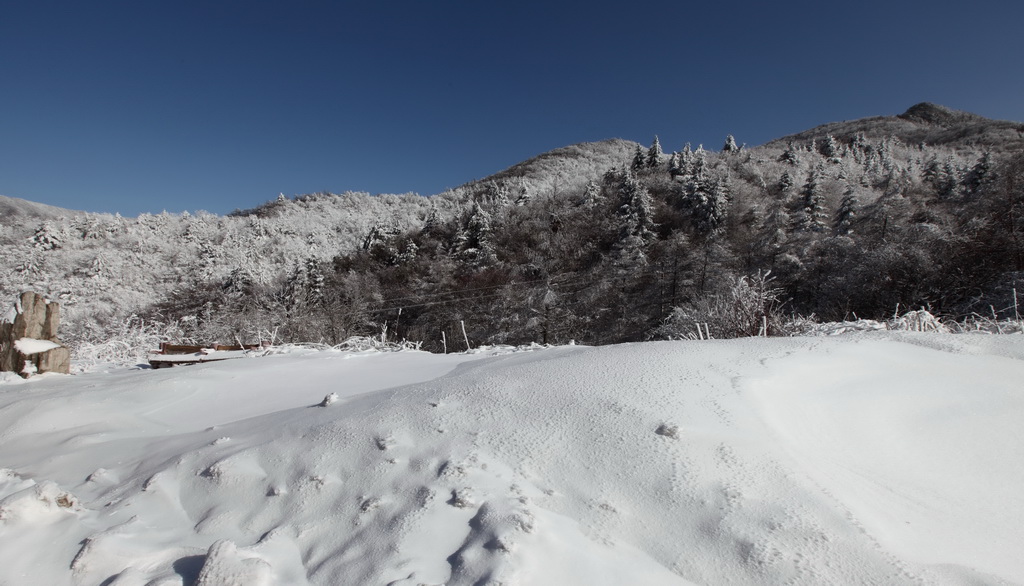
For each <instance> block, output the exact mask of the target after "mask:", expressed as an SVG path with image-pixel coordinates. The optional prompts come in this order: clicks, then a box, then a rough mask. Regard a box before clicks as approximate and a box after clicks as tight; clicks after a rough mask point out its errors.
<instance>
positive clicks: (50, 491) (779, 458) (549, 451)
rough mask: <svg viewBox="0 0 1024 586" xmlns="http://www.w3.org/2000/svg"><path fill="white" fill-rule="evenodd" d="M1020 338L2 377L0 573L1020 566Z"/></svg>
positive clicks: (759, 344) (436, 573) (610, 580)
mask: <svg viewBox="0 0 1024 586" xmlns="http://www.w3.org/2000/svg"><path fill="white" fill-rule="evenodd" d="M1022 358H1024V336H1021V337H1017V336H966V335H964V336H948V335H947V336H940V335H936V334H916V335H914V334H901V335H893V334H885V333H875V334H865V335H860V336H857V337H844V338H829V339H822V338H814V339H747V340H730V341H707V342H664V343H644V344H633V345H620V346H608V347H601V348H584V347H563V348H553V349H547V350H541V351H535V352H524V353H515V354H507V355H502V356H490V355H487V354H474V355H448V356H437V355H429V354H426V353H420V352H402V353H391V354H346V353H339V352H306V353H297V354H292V355H283V356H271V357H266V358H261V359H250V360H236V361H229V362H222V363H213V364H206V365H199V366H192V367H187V368H178V369H167V370H159V371H145V370H128V371H115V372H110V373H94V374H84V375H79V376H74V377H68V376H45V377H39V378H38V379H33V380H29V381H25V382H22V381H20V380H8V381H3V382H2V383H0V430H2V431H0V468H2V469H3V470H2V471H0V584H4V585H6V584H12V585H13V584H30V583H48V584H76V585H77V584H98V583H104V584H120V585H125V584H139V585H144V584H165V585H170V584H183V585H191V584H206V585H209V584H305V583H309V584H338V583H344V584H399V585H407V584H408V585H415V584H432V585H433V584H436V585H440V584H448V585H461V584H509V585H511V584H531V585H532V584H625V583H632V584H725V583H736V584H784V583H790V584H822V583H834V584H838V583H859V584H904V583H905V584H915V583H928V584H963V583H977V584H1000V583H1007V582H1008V583H1019V582H1024V563H1022V562H1021V561H1020V560H1019V558H1020V556H1018V555H1016V553H1017V552H1016V551H1014V549H1015V546H1016V545H1019V544H1020V543H1024V531H1022V529H1021V527H1024V500H1022V498H1021V496H1020V495H1019V487H1020V486H1021V485H1022V481H1024V441H1021V440H1024V437H1022V435H1021V434H1022V431H1021V430H1022V429H1024V426H1022V424H1024V394H1022V392H1021V390H1020V389H1019V385H1018V384H1017V383H1016V381H1019V380H1022V375H1024V363H1022V362H1021V360H1022ZM332 394H334V395H336V396H335V398H334V399H332V400H330V401H328V400H325V397H329V396H331V395H332Z"/></svg>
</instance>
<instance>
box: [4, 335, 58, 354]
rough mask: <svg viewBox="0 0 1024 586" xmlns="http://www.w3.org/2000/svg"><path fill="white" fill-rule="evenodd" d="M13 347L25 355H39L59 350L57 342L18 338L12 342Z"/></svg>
mask: <svg viewBox="0 0 1024 586" xmlns="http://www.w3.org/2000/svg"><path fill="white" fill-rule="evenodd" d="M14 347H15V348H16V349H17V350H18V352H21V353H22V354H25V355H26V356H28V355H30V354H39V353H42V352H47V351H49V350H53V349H54V348H60V344H58V343H57V342H51V341H50V340H36V339H34V338H18V339H17V340H15V341H14Z"/></svg>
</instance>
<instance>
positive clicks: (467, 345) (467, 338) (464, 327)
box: [459, 319, 471, 351]
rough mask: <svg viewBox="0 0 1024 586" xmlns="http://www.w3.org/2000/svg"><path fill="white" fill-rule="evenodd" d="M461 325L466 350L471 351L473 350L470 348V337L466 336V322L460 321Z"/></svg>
mask: <svg viewBox="0 0 1024 586" xmlns="http://www.w3.org/2000/svg"><path fill="white" fill-rule="evenodd" d="M459 325H461V326H462V337H463V339H465V340H466V350H467V351H469V350H470V349H471V348H470V347H469V336H467V335H466V322H465V321H463V320H461V319H460V320H459Z"/></svg>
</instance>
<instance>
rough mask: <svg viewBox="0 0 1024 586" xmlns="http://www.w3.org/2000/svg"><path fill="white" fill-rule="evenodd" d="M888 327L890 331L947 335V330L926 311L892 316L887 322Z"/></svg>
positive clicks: (920, 310) (919, 310) (921, 310)
mask: <svg viewBox="0 0 1024 586" xmlns="http://www.w3.org/2000/svg"><path fill="white" fill-rule="evenodd" d="M888 326H889V329H890V330H901V331H910V332H938V333H942V334H946V333H949V328H947V327H946V326H945V325H944V324H943V323H942V322H941V321H939V318H937V317H935V316H934V315H932V314H931V313H929V312H928V310H926V309H918V310H916V311H908V312H906V313H904V314H903V315H900V316H894V317H893V318H892V319H890V320H889V321H888Z"/></svg>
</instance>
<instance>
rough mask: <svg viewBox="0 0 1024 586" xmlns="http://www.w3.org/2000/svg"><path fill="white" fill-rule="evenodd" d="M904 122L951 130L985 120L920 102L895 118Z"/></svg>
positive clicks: (968, 113) (966, 113) (974, 115)
mask: <svg viewBox="0 0 1024 586" xmlns="http://www.w3.org/2000/svg"><path fill="white" fill-rule="evenodd" d="M897 118H902V119H904V120H909V121H911V122H922V123H925V124H934V125H936V126H942V127H944V128H951V127H953V126H958V125H961V124H963V123H965V122H976V121H982V120H985V118H984V117H982V116H978V115H977V114H971V113H970V112H962V111H960V110H953V109H952V108H947V107H945V106H940V105H939V104H933V103H931V102H921V103H920V104H914V105H913V106H911V107H910V108H908V109H907V111H906V112H904V113H902V114H900V115H899V116H897Z"/></svg>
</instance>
